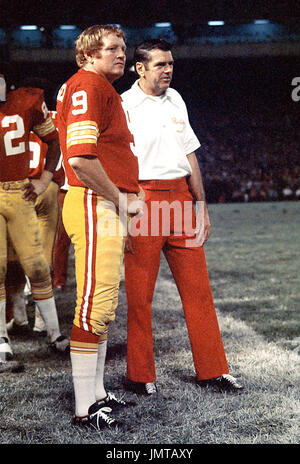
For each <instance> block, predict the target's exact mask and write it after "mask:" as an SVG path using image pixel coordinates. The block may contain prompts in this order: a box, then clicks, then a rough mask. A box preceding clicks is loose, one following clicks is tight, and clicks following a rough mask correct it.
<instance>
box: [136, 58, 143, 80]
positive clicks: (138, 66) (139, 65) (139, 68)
mask: <svg viewBox="0 0 300 464" xmlns="http://www.w3.org/2000/svg"><path fill="white" fill-rule="evenodd" d="M135 70H136V72H137V73H138V75H139V76H140V77H143V76H144V74H145V65H144V63H141V62H140V61H137V62H136V64H135Z"/></svg>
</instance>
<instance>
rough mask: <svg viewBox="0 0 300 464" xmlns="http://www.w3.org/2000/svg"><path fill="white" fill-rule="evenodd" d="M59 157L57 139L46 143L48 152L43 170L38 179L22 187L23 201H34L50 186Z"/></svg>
mask: <svg viewBox="0 0 300 464" xmlns="http://www.w3.org/2000/svg"><path fill="white" fill-rule="evenodd" d="M59 157H60V147H59V141H58V139H55V140H52V141H51V142H49V143H48V151H47V155H46V163H45V169H44V171H43V172H42V175H41V177H40V178H39V179H31V181H30V183H29V184H27V185H26V186H24V190H25V191H24V195H23V198H24V199H25V200H35V199H36V197H37V196H38V195H41V194H42V193H43V192H45V190H46V189H47V187H48V185H49V184H50V182H51V180H52V177H53V173H54V171H55V169H56V166H57V163H58V160H59Z"/></svg>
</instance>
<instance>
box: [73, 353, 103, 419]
mask: <svg viewBox="0 0 300 464" xmlns="http://www.w3.org/2000/svg"><path fill="white" fill-rule="evenodd" d="M71 364H72V376H73V386H74V394H75V415H76V416H78V417H83V416H86V415H87V414H88V410H89V407H90V406H91V405H92V404H93V403H95V401H96V398H95V376H96V367H97V353H95V354H78V353H72V352H71Z"/></svg>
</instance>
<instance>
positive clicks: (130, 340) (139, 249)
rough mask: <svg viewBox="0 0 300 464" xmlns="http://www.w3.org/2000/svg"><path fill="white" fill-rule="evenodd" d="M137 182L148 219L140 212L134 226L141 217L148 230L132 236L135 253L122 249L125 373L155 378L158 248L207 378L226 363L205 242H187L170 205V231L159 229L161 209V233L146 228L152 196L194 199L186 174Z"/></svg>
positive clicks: (146, 379)
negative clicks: (154, 307)
mask: <svg viewBox="0 0 300 464" xmlns="http://www.w3.org/2000/svg"><path fill="white" fill-rule="evenodd" d="M140 185H141V187H142V188H143V189H144V190H145V193H146V207H147V212H148V221H147V218H144V217H145V214H144V216H143V218H142V219H141V220H140V221H139V222H137V223H136V226H140V225H141V223H142V222H143V219H144V225H143V230H144V232H145V230H148V232H149V234H148V236H142V235H137V236H132V246H133V250H134V254H131V253H126V254H125V284H126V292H127V302H128V329H127V330H128V333H127V377H128V378H129V379H130V380H133V381H135V382H144V383H147V382H153V381H154V380H155V378H156V375H155V363H154V354H153V335H152V310H151V304H152V299H153V293H154V287H155V282H156V279H157V275H158V271H159V265H160V257H161V250H163V253H164V255H165V257H166V259H167V261H168V264H169V266H170V269H171V271H172V274H173V277H174V279H175V283H176V285H177V288H178V291H179V294H180V297H181V301H182V306H183V310H184V315H185V320H186V324H187V330H188V334H189V338H190V342H191V349H192V354H193V360H194V365H195V370H196V376H197V379H198V380H205V379H210V378H213V377H218V376H220V375H222V374H226V373H228V365H227V361H226V356H225V352H224V347H223V342H222V338H221V334H220V330H219V325H218V321H217V316H216V311H215V307H214V302H213V298H212V294H211V289H210V284H209V277H208V272H207V267H206V260H205V253H204V248H203V247H198V246H197V247H195V246H190V245H188V244H187V243H186V240H187V239H191V236H187V235H186V234H184V233H182V234H181V235H178V234H176V230H177V229H178V227H179V225H180V224H181V226H182V221H181V220H180V218H179V220H178V217H177V220H176V218H175V215H174V214H173V213H172V210H171V214H170V232H169V233H168V234H167V235H166V234H165V232H164V231H163V230H162V222H163V220H162V214H160V217H159V222H160V227H159V229H160V230H159V234H157V235H153V234H152V235H151V233H150V231H151V223H153V219H152V221H151V217H152V218H153V211H152V208H151V205H153V204H155V202H162V201H164V202H166V201H167V202H168V203H169V204H170V203H172V202H174V201H176V202H177V204H179V202H180V204H181V205H182V206H183V204H184V202H191V201H192V196H191V194H190V192H189V190H188V187H187V183H186V179H185V178H183V179H176V180H167V181H147V182H146V181H142V182H141V183H140ZM153 202H154V203H153ZM190 211H191V215H192V220H193V227H195V214H194V209H193V208H191V209H190ZM155 214H156V213H155ZM156 216H157V215H156ZM177 216H178V215H177ZM164 222H165V221H164ZM152 227H153V225H152ZM138 228H139V227H136V229H135V230H137V229H138ZM154 228H155V227H154ZM177 232H178V230H177ZM174 343H176V340H174Z"/></svg>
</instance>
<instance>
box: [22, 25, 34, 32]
mask: <svg viewBox="0 0 300 464" xmlns="http://www.w3.org/2000/svg"><path fill="white" fill-rule="evenodd" d="M37 28H38V27H37V26H33V25H32V26H30V25H29V26H20V29H21V31H36V30H37Z"/></svg>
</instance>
